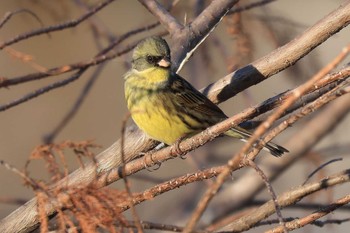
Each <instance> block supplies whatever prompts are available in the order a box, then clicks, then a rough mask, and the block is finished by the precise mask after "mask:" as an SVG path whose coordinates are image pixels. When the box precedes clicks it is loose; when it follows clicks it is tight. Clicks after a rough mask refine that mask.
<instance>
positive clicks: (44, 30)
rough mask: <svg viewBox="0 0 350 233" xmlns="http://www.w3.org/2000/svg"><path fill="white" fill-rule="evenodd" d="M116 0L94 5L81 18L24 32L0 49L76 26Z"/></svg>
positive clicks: (0, 45) (6, 42) (1, 45)
mask: <svg viewBox="0 0 350 233" xmlns="http://www.w3.org/2000/svg"><path fill="white" fill-rule="evenodd" d="M113 1H115V0H106V1H105V2H102V3H100V4H98V5H97V6H96V7H94V8H93V9H91V10H90V11H88V12H87V13H85V14H83V15H81V16H80V17H79V18H77V19H73V20H70V21H67V22H64V23H61V24H57V25H53V26H48V27H44V28H39V29H36V30H33V31H30V32H26V33H23V34H20V35H18V36H16V37H14V38H12V39H10V40H7V41H5V42H4V43H2V44H0V50H2V49H4V48H5V47H7V46H9V45H12V44H14V43H17V42H19V41H21V40H25V39H28V38H31V37H34V36H39V35H42V34H46V33H49V32H54V31H60V30H63V29H67V28H71V27H75V26H77V25H78V24H80V23H81V22H83V21H85V20H86V19H88V18H89V17H91V16H92V15H94V14H96V12H98V11H100V10H101V9H103V8H104V7H106V6H108V5H109V4H110V3H112V2H113Z"/></svg>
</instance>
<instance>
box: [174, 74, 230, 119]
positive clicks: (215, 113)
mask: <svg viewBox="0 0 350 233" xmlns="http://www.w3.org/2000/svg"><path fill="white" fill-rule="evenodd" d="M172 75H173V77H172V78H171V80H172V81H171V86H172V89H173V90H175V94H176V99H177V101H178V104H179V105H182V106H183V107H184V108H189V110H190V111H194V112H198V113H199V114H203V115H204V116H208V117H212V118H214V119H215V120H214V119H213V120H214V121H216V122H218V119H220V120H223V119H225V118H227V116H226V115H225V113H224V112H223V111H222V110H221V109H220V108H219V107H218V106H217V105H216V104H214V103H213V102H211V101H210V100H209V99H208V98H207V97H206V96H205V95H203V94H202V93H201V92H199V91H198V90H197V89H196V88H194V87H193V86H192V85H191V84H190V83H189V82H187V81H186V80H185V79H183V78H182V77H180V76H179V75H177V74H172Z"/></svg>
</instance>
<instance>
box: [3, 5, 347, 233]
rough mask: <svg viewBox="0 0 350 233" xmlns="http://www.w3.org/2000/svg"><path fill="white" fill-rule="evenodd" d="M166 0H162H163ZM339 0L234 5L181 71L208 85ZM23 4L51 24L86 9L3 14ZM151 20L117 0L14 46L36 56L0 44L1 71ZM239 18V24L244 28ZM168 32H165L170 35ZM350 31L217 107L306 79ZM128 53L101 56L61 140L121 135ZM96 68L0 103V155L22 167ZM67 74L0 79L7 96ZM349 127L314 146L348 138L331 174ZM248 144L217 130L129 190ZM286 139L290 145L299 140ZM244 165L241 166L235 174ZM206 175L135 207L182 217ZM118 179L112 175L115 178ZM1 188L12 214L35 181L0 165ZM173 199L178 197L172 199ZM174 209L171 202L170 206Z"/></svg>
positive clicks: (290, 177) (182, 15) (37, 165)
mask: <svg viewBox="0 0 350 233" xmlns="http://www.w3.org/2000/svg"><path fill="white" fill-rule="evenodd" d="M82 2H83V3H84V4H87V6H93V5H95V4H97V3H99V2H100V1H93V0H91V1H82ZM169 2H171V1H169ZM169 2H167V1H165V3H169ZM202 2H203V4H204V6H205V4H208V3H210V1H202ZM252 2H254V1H241V6H243V5H245V4H248V3H252ZM342 2H343V1H340V0H332V1H329V0H309V1H303V0H294V1H283V0H277V1H274V2H272V3H270V4H267V5H265V6H261V7H258V8H254V9H252V10H249V11H244V12H243V13H242V14H241V15H240V17H241V18H240V19H238V18H237V16H234V15H232V16H228V17H227V18H226V19H225V20H224V21H223V22H222V23H221V24H220V25H219V26H218V28H217V29H216V30H215V31H214V32H213V33H212V34H211V35H210V36H209V37H208V39H207V40H206V41H205V42H204V43H203V44H202V45H201V46H200V47H199V49H198V50H197V51H196V52H195V54H194V55H193V57H192V58H191V59H190V61H189V62H188V63H187V64H186V65H185V67H184V69H183V70H182V71H181V72H180V74H181V75H182V76H183V77H184V78H186V79H187V80H188V81H190V82H191V83H192V84H193V85H194V86H195V87H197V88H198V89H201V88H203V87H205V86H206V85H208V84H209V83H211V82H214V81H215V80H218V79H220V78H222V77H224V76H225V75H226V74H228V73H229V72H231V71H232V70H235V69H237V68H239V67H242V66H245V65H247V64H249V63H250V62H252V61H254V60H256V59H258V58H260V57H262V56H264V55H266V54H268V53H269V52H271V51H272V50H274V49H275V48H277V47H279V46H281V45H283V44H285V43H287V42H288V41H290V40H292V39H293V38H295V37H296V36H297V35H299V34H301V33H302V32H303V31H304V30H306V29H307V28H308V27H309V26H312V25H313V24H315V23H316V22H317V21H318V20H320V19H322V18H323V17H324V16H326V15H327V14H328V13H330V12H331V11H333V10H334V9H336V8H337V7H339V5H340V4H341V3H342ZM195 4H198V2H197V1H194V0H191V1H179V2H178V3H177V4H176V5H175V6H174V7H173V8H172V11H171V12H172V13H173V14H174V15H176V17H177V18H178V19H179V21H181V22H185V21H187V22H188V21H191V19H192V18H193V17H194V16H195V15H196V14H197V13H196V10H195V8H194V7H193V6H194V5H195ZM85 6H86V5H85ZM17 9H28V10H30V11H31V12H33V13H35V15H36V16H37V17H39V18H40V20H41V22H42V23H43V25H44V26H48V25H55V24H58V23H61V22H65V21H68V20H71V19H75V18H77V17H79V16H80V15H82V14H83V13H84V12H86V9H85V8H84V6H83V4H81V2H80V1H73V0H71V1H70V0H63V1H46V0H25V1H24V0H12V1H0V17H2V16H5V14H6V13H7V12H10V11H15V10H17ZM235 17H236V18H235ZM154 22H156V19H155V17H153V16H152V15H151V14H150V13H149V12H148V11H147V10H146V9H145V8H144V7H143V6H142V5H141V4H140V3H139V2H138V1H128V0H117V1H115V2H113V3H112V4H110V5H109V6H107V7H106V8H104V9H103V10H101V11H100V12H98V13H97V14H96V15H94V16H93V17H92V18H91V21H90V20H87V21H84V22H82V23H81V24H79V25H78V26H76V27H73V28H71V29H66V30H62V31H58V32H53V33H50V35H41V36H38V37H33V38H30V39H28V40H24V41H22V42H19V43H16V44H14V45H12V46H10V47H11V48H12V49H15V50H16V51H20V52H21V53H24V54H28V55H30V56H32V59H33V60H32V61H31V62H23V61H20V60H19V59H18V58H15V57H13V55H11V54H10V53H9V52H8V51H6V50H2V51H1V52H0V77H5V78H14V77H18V76H22V75H25V74H29V73H33V72H38V66H33V65H32V64H33V63H36V64H38V65H40V66H41V67H45V68H53V67H57V66H62V65H66V64H70V63H75V62H79V61H87V60H89V59H91V58H92V57H93V56H95V55H96V54H97V53H98V52H99V51H100V50H101V47H105V46H107V45H108V44H109V39H110V38H113V37H118V36H120V35H122V34H124V33H126V32H128V31H130V30H132V29H135V28H138V27H142V26H144V25H145V24H151V23H154ZM237 22H239V23H240V26H239V27H237V25H235V24H236V23H237ZM92 24H97V25H99V26H101V27H100V28H101V29H102V32H100V33H103V34H104V35H105V39H104V40H101V41H100V42H99V43H100V45H99V43H96V41H95V40H94V36H93V32H92V30H91V28H92V26H91V25H92ZM40 27H41V23H40V22H39V21H38V20H37V19H35V17H33V16H32V15H31V14H29V13H21V14H17V15H15V16H13V17H12V18H11V19H10V20H9V21H8V22H7V23H6V24H5V25H4V26H3V27H2V28H0V43H2V42H4V41H7V40H8V39H10V38H13V37H15V36H16V35H18V34H21V33H23V32H28V31H31V30H33V29H37V28H40ZM237 28H240V30H239V31H238V32H237ZM163 31H164V29H163V28H162V26H158V27H156V28H155V29H153V30H150V31H146V32H144V33H142V34H140V35H136V36H134V37H132V38H130V40H126V41H125V42H124V43H123V44H122V45H121V47H120V48H123V46H127V45H128V44H129V43H131V42H133V41H136V40H138V39H140V38H143V37H146V36H148V35H153V34H155V33H160V32H163ZM165 38H166V39H167V37H165ZM349 38H350V31H349V29H348V28H345V29H344V30H342V31H340V32H339V33H338V34H336V35H335V36H333V37H331V38H330V39H329V40H327V41H326V42H325V43H323V44H322V45H320V46H319V47H318V48H316V49H315V50H314V51H313V52H311V53H310V54H309V55H307V56H306V57H305V58H303V59H301V60H300V61H299V62H298V63H297V64H296V65H295V66H293V67H291V68H289V69H287V70H286V71H283V72H281V73H279V74H277V75H275V76H274V77H272V78H270V79H268V80H267V81H265V82H263V83H260V84H259V85H256V86H254V87H251V88H249V89H248V90H246V91H244V92H242V93H240V94H239V95H237V96H236V97H234V98H233V99H230V100H228V101H226V102H225V103H223V104H221V105H220V107H221V108H222V109H223V110H224V111H225V113H227V115H229V116H230V115H233V114H235V113H238V112H240V111H241V110H243V109H245V108H247V107H249V106H253V105H255V104H258V103H261V102H263V101H264V100H265V99H267V98H269V97H272V96H274V95H277V94H278V93H281V92H284V91H286V90H289V89H292V88H294V87H296V86H297V85H299V84H302V83H303V82H304V81H305V80H307V79H309V78H310V77H312V75H313V74H315V73H316V72H317V71H318V70H319V69H320V68H322V67H323V66H325V65H326V64H327V63H328V62H330V61H331V60H332V59H333V58H334V57H335V56H336V55H337V54H339V53H340V51H341V49H342V48H343V47H345V46H346V45H347V44H348V43H349ZM99 46H101V47H99ZM129 60H130V53H127V54H125V55H123V56H121V57H117V58H116V59H113V60H110V61H108V62H106V63H104V67H103V68H102V70H101V73H100V74H99V75H98V78H97V79H96V81H95V82H94V84H93V86H92V88H91V90H90V92H89V93H88V95H87V96H86V98H84V102H83V103H82V105H81V107H80V109H79V110H78V112H77V114H76V115H75V116H74V117H73V118H72V120H71V121H70V122H69V123H68V124H67V125H66V126H65V127H64V128H63V130H62V131H61V132H60V133H59V134H58V135H57V137H56V138H54V142H62V141H64V140H73V141H83V140H89V139H93V140H94V142H95V143H97V144H99V145H101V148H100V149H96V150H94V152H95V153H96V154H97V153H98V152H100V151H102V150H103V149H105V148H107V147H108V146H109V145H111V144H112V143H113V142H114V141H115V140H116V139H118V138H119V137H120V135H121V125H122V121H123V119H124V118H125V116H126V114H127V109H126V106H125V101H124V92H123V74H124V73H125V72H126V71H127V69H128V65H129ZM347 61H349V59H347ZM95 69H96V67H92V68H90V69H89V70H88V72H86V73H85V74H84V75H83V76H82V77H80V78H79V79H78V80H77V81H75V82H73V83H70V84H69V85H67V86H64V87H62V88H58V89H55V90H53V91H50V92H48V93H46V94H43V95H41V96H39V97H37V98H34V99H32V100H30V101H28V102H25V103H23V104H20V105H18V106H15V107H13V108H10V109H8V110H6V111H2V112H0V159H1V160H4V161H6V162H8V163H10V164H12V165H14V166H15V167H17V168H18V169H22V168H23V167H24V165H25V163H26V161H27V159H28V157H29V156H30V154H31V152H32V150H33V149H34V148H35V147H36V146H38V145H40V144H42V143H43V140H44V138H45V136H46V135H48V134H50V133H51V132H52V130H53V129H54V128H55V127H56V126H57V125H58V123H59V122H60V121H61V120H62V119H63V117H64V116H65V115H66V113H67V112H68V111H69V110H70V109H71V108H72V106H73V104H74V103H75V101H76V99H77V98H78V97H79V96H80V95H81V92H82V90H83V88H84V86H85V85H86V83H87V81H88V80H89V79H90V77H91V75H92V73H93V72H94V70H95ZM69 75H70V74H65V75H60V76H53V77H51V78H48V79H45V80H40V81H35V82H28V83H25V84H20V85H15V86H11V87H9V88H1V89H0V105H3V104H6V103H8V102H11V101H13V100H15V99H18V98H20V97H22V96H23V95H25V94H27V93H29V92H32V91H34V90H36V89H39V88H41V87H44V86H46V85H49V84H50V83H52V82H54V81H58V80H60V79H63V78H66V77H69ZM307 120H308V119H307V118H306V119H303V120H302V121H300V122H298V123H297V124H296V125H295V126H293V127H292V128H289V129H288V130H287V131H285V132H284V133H282V134H281V135H279V137H278V138H277V139H275V141H276V142H278V143H279V144H281V145H283V142H285V141H286V140H287V139H288V138H289V137H291V135H293V132H294V131H296V130H298V128H299V127H302V125H303V123H305V122H307ZM129 124H131V120H129ZM348 129H350V119H349V117H348V118H346V119H345V120H344V121H343V122H342V123H340V124H339V125H338V127H337V128H336V129H335V130H334V131H333V132H332V133H330V134H329V135H328V136H327V137H326V138H324V139H323V140H322V141H321V142H320V143H318V145H317V147H316V148H315V149H314V150H315V151H316V152H317V151H323V150H324V149H326V148H328V147H329V146H330V145H331V146H333V147H339V148H343V150H340V151H337V153H336V154H334V153H328V154H327V153H324V154H322V153H321V159H322V162H326V161H328V160H330V159H332V158H338V157H342V158H343V161H341V162H337V163H336V164H333V165H330V166H328V167H327V168H326V171H325V174H326V175H330V174H333V173H335V172H337V171H341V170H343V169H347V168H349V164H350V163H349V162H350V160H349V158H348V155H349V147H350V145H349V137H348V132H347V131H348ZM242 145H243V144H242V143H241V142H239V141H238V142H237V141H236V140H233V141H232V139H229V138H219V139H217V140H216V141H215V142H212V143H210V144H208V145H206V146H204V147H202V148H200V149H198V150H196V151H195V152H193V153H191V155H188V156H187V159H186V160H185V161H183V160H181V159H174V160H171V161H168V162H166V163H164V164H163V165H162V166H161V168H160V169H159V170H157V171H154V172H152V173H150V172H148V171H143V172H141V173H139V174H136V175H135V176H134V178H132V179H131V182H132V190H133V191H142V190H144V189H146V188H147V187H151V186H152V185H153V184H154V182H155V181H156V182H158V181H160V180H167V179H169V178H172V177H176V176H179V175H180V174H184V173H186V172H190V171H195V170H198V169H202V168H206V167H211V166H214V165H218V164H224V163H225V161H227V159H229V158H230V157H231V156H232V155H233V154H234V153H235V152H237V151H238V149H239V148H240V147H241V146H242ZM339 148H338V149H339ZM288 149H289V150H293V148H288ZM262 153H263V156H269V155H268V154H267V153H265V152H262ZM286 156H288V155H286ZM282 159H283V158H282ZM67 160H68V161H69V163H70V168H71V170H74V169H75V168H76V167H78V166H79V165H78V163H77V161H76V159H75V158H74V157H73V156H72V157H69V156H68V157H67ZM316 167H317V164H316V163H315V162H314V161H312V159H311V158H305V159H303V161H300V162H299V163H297V164H296V165H294V166H292V167H290V168H289V169H288V170H287V171H285V172H284V173H283V174H282V175H281V176H280V177H279V178H278V179H277V180H276V181H275V182H274V183H273V186H274V188H275V189H276V191H277V193H280V192H283V191H286V190H288V189H289V188H290V187H294V186H297V185H299V184H301V183H303V182H304V180H305V178H306V176H307V175H308V174H309V173H310V172H311V171H312V170H314V169H315V168H316ZM29 171H30V175H31V176H33V177H35V178H40V179H47V172H46V169H45V167H44V164H43V163H42V162H40V161H38V162H36V161H34V162H32V163H31V165H30V168H29ZM245 172H246V171H240V172H236V173H234V175H233V178H232V179H233V181H234V180H235V178H236V177H238V176H240V174H243V173H245ZM208 182H210V181H205V182H202V183H198V184H197V183H196V184H191V185H188V186H186V187H182V188H181V189H178V190H175V191H172V192H168V193H167V194H165V195H161V196H159V197H157V198H156V199H155V200H156V201H149V202H147V203H145V204H141V205H139V206H138V207H137V209H138V213H139V214H140V216H141V218H142V219H144V220H147V221H156V222H164V223H174V224H175V223H179V224H184V221H185V220H186V216H187V215H186V214H184V213H187V212H186V211H191V210H192V209H193V208H194V206H193V205H195V202H193V200H196V199H198V198H200V197H201V195H200V194H201V193H202V192H203V191H204V190H205V188H206V187H207V184H208ZM118 185H119V184H114V186H116V187H118ZM0 190H1V191H0V198H1V200H2V202H1V203H0V218H3V217H5V216H7V215H8V214H9V213H11V212H12V211H13V210H15V209H16V208H17V207H18V205H17V204H15V203H9V202H10V201H8V200H9V198H15V199H19V200H29V199H30V198H32V197H33V192H32V190H31V189H30V188H27V187H24V186H23V182H22V179H21V178H20V177H18V176H17V175H15V174H13V173H12V172H10V171H8V170H7V169H5V168H4V167H0ZM348 191H349V185H348V184H345V185H343V186H339V187H336V188H335V189H334V193H332V197H331V199H333V200H334V199H336V198H337V197H341V196H342V194H343V195H344V194H345V193H349V192H348ZM317 195H318V196H317V197H315V198H316V200H317V202H319V203H321V202H325V203H329V194H328V193H325V192H323V191H322V192H319V193H318V194H317ZM268 197H269V196H268V195H267V194H266V191H263V192H262V193H261V194H259V196H258V198H260V199H267V198H268ZM169 200H171V201H170V202H169ZM169 209H171V210H172V211H170V212H169ZM308 212H310V211H297V210H291V211H289V212H288V213H290V215H292V216H300V215H302V216H303V215H306V214H307V213H308ZM187 214H188V213H187ZM287 215H288V214H287ZM345 215H346V216H349V211H341V210H339V211H337V212H336V213H335V214H334V215H332V218H339V219H341V218H344V216H345ZM206 216H207V218H208V219H209V218H210V214H207V215H206ZM288 216H289V215H288ZM204 220H205V219H204ZM346 226H347V227H349V223H343V224H342V225H340V226H336V227H334V228H332V226H326V227H324V228H322V229H321V228H315V227H310V226H308V227H306V228H303V229H301V230H299V231H318V232H321V231H322V232H329V231H330V230H332V229H334V230H335V231H333V230H332V232H346ZM260 229H261V228H260ZM252 232H253V231H252Z"/></svg>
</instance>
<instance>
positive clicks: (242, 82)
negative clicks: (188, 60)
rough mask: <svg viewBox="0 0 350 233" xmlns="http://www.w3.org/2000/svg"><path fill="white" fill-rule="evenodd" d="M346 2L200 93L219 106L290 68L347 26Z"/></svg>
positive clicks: (348, 4)
mask: <svg viewBox="0 0 350 233" xmlns="http://www.w3.org/2000/svg"><path fill="white" fill-rule="evenodd" d="M349 12H350V2H349V1H347V2H346V3H344V5H343V6H341V7H339V8H338V9H337V10H335V11H333V12H332V13H330V14H329V15H327V16H326V17H325V18H323V19H322V20H320V21H319V22H318V23H316V24H315V25H313V26H312V27H310V28H309V29H307V30H306V31H305V32H304V33H302V34H301V35H300V36H299V37H297V38H295V39H294V40H292V41H291V42H289V43H287V44H286V45H284V46H282V47H280V48H278V49H276V50H274V51H272V52H271V53H270V54H268V55H266V56H264V57H262V58H260V59H259V60H257V61H255V62H253V63H252V64H250V65H248V66H246V67H243V68H242V69H239V70H237V71H235V72H233V73H231V74H229V75H227V76H226V77H224V78H222V79H220V80H218V81H217V82H215V83H212V84H210V85H208V86H207V87H206V88H205V89H203V90H202V92H203V93H205V94H207V96H208V97H209V99H210V100H212V101H213V102H214V103H221V102H223V101H225V100H227V99H229V98H231V97H233V96H235V95H236V94H237V93H239V92H241V91H242V90H245V89H247V88H248V87H250V86H253V85H256V84H258V83H259V82H261V81H263V80H265V79H266V78H268V77H270V76H271V75H273V74H276V73H278V72H280V71H281V70H284V69H286V68H287V67H290V66H291V65H293V64H295V63H296V62H297V61H298V60H299V59H301V58H302V57H304V56H305V55H306V54H308V53H309V52H310V51H312V50H313V49H314V48H315V47H317V46H318V45H320V44H321V43H322V42H324V41H325V40H327V39H328V38H330V37H331V36H332V35H334V34H335V33H337V32H338V31H340V30H341V29H342V28H344V27H346V26H347V25H348V24H349V23H350V14H349Z"/></svg>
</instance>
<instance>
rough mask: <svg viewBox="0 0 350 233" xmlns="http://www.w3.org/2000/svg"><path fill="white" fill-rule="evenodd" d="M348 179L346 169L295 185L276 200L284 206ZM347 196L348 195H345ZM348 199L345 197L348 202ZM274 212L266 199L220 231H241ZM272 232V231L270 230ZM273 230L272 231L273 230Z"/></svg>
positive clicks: (272, 206)
mask: <svg viewBox="0 0 350 233" xmlns="http://www.w3.org/2000/svg"><path fill="white" fill-rule="evenodd" d="M349 181H350V171H349V170H346V171H343V172H341V173H339V174H335V175H332V176H330V177H329V178H325V179H323V180H321V181H319V182H314V183H310V184H306V185H303V186H300V187H296V188H294V189H292V190H290V191H287V192H284V193H283V194H281V195H280V196H279V197H277V202H278V204H279V206H280V207H282V208H283V207H286V206H289V205H291V204H294V203H297V202H299V201H300V200H301V199H302V198H304V197H306V196H308V195H310V194H312V193H315V192H317V191H319V190H322V189H325V188H327V187H330V186H333V185H337V184H343V183H346V182H349ZM347 198H349V197H347ZM349 201H350V199H347V202H349ZM274 212H275V207H274V204H273V202H272V201H268V202H267V203H265V204H264V205H262V206H260V207H259V208H257V209H256V210H254V211H251V212H250V213H248V214H246V215H245V216H243V217H242V218H239V219H238V220H236V221H234V222H232V223H231V224H229V225H227V226H225V227H224V228H223V229H220V230H222V231H230V232H241V231H244V230H248V229H250V228H252V227H253V226H254V225H255V224H256V223H258V222H259V221H261V220H263V219H265V218H266V216H270V215H271V214H273V213H274ZM289 226H290V225H289V224H288V223H287V224H286V227H287V229H288V230H289V229H290V228H289ZM278 228H279V229H281V230H280V231H279V232H283V227H278ZM271 232H272V231H271ZM273 232H274V231H273Z"/></svg>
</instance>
